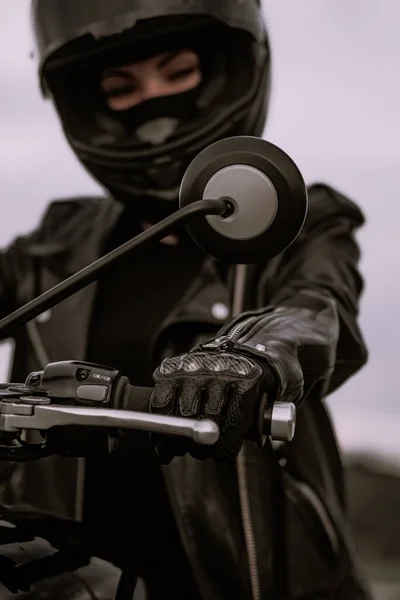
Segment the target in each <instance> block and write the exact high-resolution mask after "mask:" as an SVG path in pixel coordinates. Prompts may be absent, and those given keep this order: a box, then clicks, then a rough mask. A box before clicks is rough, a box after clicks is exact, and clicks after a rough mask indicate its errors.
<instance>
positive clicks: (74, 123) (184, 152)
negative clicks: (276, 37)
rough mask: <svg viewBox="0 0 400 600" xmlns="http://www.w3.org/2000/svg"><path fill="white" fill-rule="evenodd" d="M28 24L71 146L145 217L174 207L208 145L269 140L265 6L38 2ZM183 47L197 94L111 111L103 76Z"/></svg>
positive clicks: (192, 1)
mask: <svg viewBox="0 0 400 600" xmlns="http://www.w3.org/2000/svg"><path fill="white" fill-rule="evenodd" d="M32 22H33V29H34V34H35V38H36V44H37V54H38V57H39V75H40V84H41V88H42V91H43V93H44V95H45V96H47V97H51V98H52V99H53V101H54V104H55V106H56V109H57V111H58V114H59V116H60V119H61V122H62V126H63V129H64V132H65V135H66V137H67V140H68V142H69V144H70V145H71V147H72V149H73V150H74V152H75V154H76V155H77V157H78V158H79V160H80V161H81V163H82V164H83V165H84V166H85V167H86V169H87V170H88V171H89V172H90V173H91V174H92V175H93V176H94V177H95V179H96V180H97V181H98V182H100V184H102V185H103V186H104V187H105V188H106V189H107V190H108V191H109V192H110V193H111V194H112V195H113V196H114V197H115V198H117V199H119V200H121V201H123V202H129V204H131V205H132V204H134V206H135V207H136V208H137V209H138V212H139V213H140V215H141V216H142V217H147V218H151V220H152V221H153V222H154V220H156V219H160V218H163V217H164V216H167V215H168V214H170V213H171V212H173V211H174V210H175V209H176V208H177V200H178V193H179V186H180V182H181V179H182V176H183V174H184V172H185V169H186V168H187V166H188V165H189V163H190V162H191V161H192V159H193V158H194V157H195V156H196V155H197V154H198V153H199V152H200V151H201V150H203V149H204V148H205V147H206V146H208V145H210V144H212V143H213V142H216V141H217V140H220V139H223V138H226V137H231V136H236V135H253V136H260V135H261V134H262V132H263V128H264V125H265V119H266V113H267V107H268V102H269V87H270V55H269V46H268V38H267V33H266V28H265V24H264V20H263V14H262V8H261V2H260V0H33V1H32ZM183 48H187V49H190V50H193V51H195V52H196V53H197V55H198V57H199V60H200V68H201V71H202V80H201V83H200V84H199V85H198V86H197V87H196V88H195V89H194V90H191V91H190V92H183V93H181V94H176V95H174V96H164V97H162V98H151V99H150V100H147V101H145V102H144V103H143V104H142V105H140V106H137V107H134V108H131V109H129V110H128V111H117V112H116V111H112V110H111V109H110V107H109V106H108V103H107V99H106V97H105V94H104V92H103V90H102V88H101V84H100V82H101V74H102V72H103V71H104V69H105V68H108V67H111V68H112V67H118V66H121V65H127V64H132V63H136V62H139V61H141V60H145V59H146V58H150V57H152V56H155V55H157V54H162V53H164V52H173V51H178V50H180V49H183Z"/></svg>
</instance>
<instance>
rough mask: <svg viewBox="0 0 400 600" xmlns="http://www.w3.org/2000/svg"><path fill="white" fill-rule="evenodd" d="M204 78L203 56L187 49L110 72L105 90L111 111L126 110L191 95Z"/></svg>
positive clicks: (105, 75)
mask: <svg viewBox="0 0 400 600" xmlns="http://www.w3.org/2000/svg"><path fill="white" fill-rule="evenodd" d="M201 77H202V75H201V71H200V62H199V57H198V56H197V54H196V53H195V52H193V51H192V50H186V49H185V50H180V51H177V52H166V53H164V54H159V55H157V56H153V57H151V58H149V59H147V60H144V61H141V62H138V63H134V64H130V65H122V66H120V67H114V68H109V69H106V70H105V71H104V72H103V73H102V78H101V87H102V89H103V92H104V94H105V96H106V99H107V103H108V106H109V108H111V109H112V110H115V111H123V110H128V109H129V108H133V107H134V106H137V105H138V104H141V103H142V102H145V101H146V100H149V99H150V98H156V97H159V96H170V95H173V94H180V93H183V92H187V91H189V90H191V89H193V88H195V87H196V86H197V85H199V83H200V81H201Z"/></svg>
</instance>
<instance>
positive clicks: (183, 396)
mask: <svg viewBox="0 0 400 600" xmlns="http://www.w3.org/2000/svg"><path fill="white" fill-rule="evenodd" d="M202 391H203V386H202V385H201V382H200V381H199V382H198V381H197V380H196V379H195V378H194V377H193V378H189V377H188V378H185V379H183V380H182V381H181V382H180V396H179V400H178V408H179V413H180V415H181V416H182V417H197V416H198V415H199V413H200V407H201V403H200V401H201V396H202Z"/></svg>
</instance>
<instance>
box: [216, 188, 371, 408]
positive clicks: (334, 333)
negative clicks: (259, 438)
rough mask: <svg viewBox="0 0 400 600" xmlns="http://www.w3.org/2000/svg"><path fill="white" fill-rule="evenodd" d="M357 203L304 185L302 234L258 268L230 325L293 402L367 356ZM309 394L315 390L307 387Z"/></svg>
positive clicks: (326, 388) (327, 387) (333, 384)
mask: <svg viewBox="0 0 400 600" xmlns="http://www.w3.org/2000/svg"><path fill="white" fill-rule="evenodd" d="M363 223H364V217H363V214H362V213H361V211H360V210H359V208H358V207H357V206H356V205H355V204H354V203H353V202H351V201H350V200H348V199H347V198H345V197H344V196H342V195H341V194H339V193H338V192H336V191H334V190H333V189H331V188H329V187H327V186H324V185H315V186H313V187H312V188H310V190H309V211H308V216H307V219H306V222H305V225H304V228H303V231H302V233H301V234H300V235H299V237H298V238H297V240H296V241H295V242H294V243H293V244H292V246H290V247H289V248H288V249H287V250H286V252H284V253H282V254H281V255H280V256H279V257H277V258H276V259H274V260H272V261H271V262H270V263H269V264H268V265H267V266H266V268H265V270H264V272H263V273H262V274H261V277H260V281H261V283H260V284H259V300H258V306H260V307H261V308H259V309H257V310H255V311H248V312H247V313H243V314H242V315H240V316H239V317H238V318H236V319H235V320H234V321H233V322H231V323H230V324H228V325H227V326H226V327H225V328H224V330H223V331H221V332H220V335H228V334H229V335H228V337H229V336H231V340H232V341H233V344H234V348H235V349H236V350H238V351H242V352H246V353H250V354H252V355H253V356H257V357H258V358H259V359H262V360H266V361H267V363H268V364H269V365H270V366H271V367H272V368H273V370H274V372H275V374H276V377H277V397H278V399H280V400H288V401H293V402H296V403H297V404H298V403H299V402H300V401H301V400H304V398H306V397H307V395H308V394H309V393H310V391H311V390H313V392H316V393H317V395H318V396H322V395H324V394H326V393H329V392H331V391H333V390H334V389H336V388H337V387H338V386H339V385H341V384H342V383H343V382H344V381H345V380H346V379H347V378H348V377H349V376H351V375H352V374H354V373H355V372H356V371H357V370H358V369H360V368H361V366H362V365H363V364H364V363H365V362H366V360H367V350H366V347H365V344H364V341H363V339H362V335H361V333H360V330H359V328H358V325H357V315H358V302H359V298H360V294H361V292H362V289H363V282H362V279H361V276H360V274H359V271H358V262H359V257H360V252H359V247H358V244H357V242H356V239H355V231H356V230H357V228H359V227H360V226H361V225H362V224H363ZM313 395H314V394H313Z"/></svg>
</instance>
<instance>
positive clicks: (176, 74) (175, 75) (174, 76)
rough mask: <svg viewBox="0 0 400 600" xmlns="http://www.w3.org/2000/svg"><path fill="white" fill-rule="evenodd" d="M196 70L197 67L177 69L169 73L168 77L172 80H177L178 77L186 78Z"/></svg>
mask: <svg viewBox="0 0 400 600" xmlns="http://www.w3.org/2000/svg"><path fill="white" fill-rule="evenodd" d="M196 71H197V67H194V66H193V67H184V68H182V69H177V70H176V71H174V72H173V73H169V74H168V76H167V77H168V79H169V80H170V81H177V80H178V79H184V78H185V77H189V76H190V75H193V73H195V72H196Z"/></svg>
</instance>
